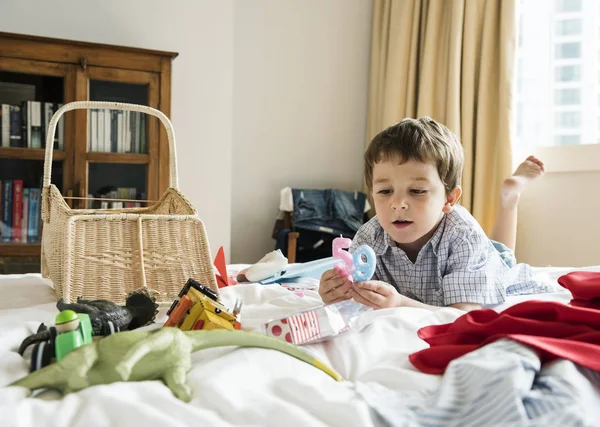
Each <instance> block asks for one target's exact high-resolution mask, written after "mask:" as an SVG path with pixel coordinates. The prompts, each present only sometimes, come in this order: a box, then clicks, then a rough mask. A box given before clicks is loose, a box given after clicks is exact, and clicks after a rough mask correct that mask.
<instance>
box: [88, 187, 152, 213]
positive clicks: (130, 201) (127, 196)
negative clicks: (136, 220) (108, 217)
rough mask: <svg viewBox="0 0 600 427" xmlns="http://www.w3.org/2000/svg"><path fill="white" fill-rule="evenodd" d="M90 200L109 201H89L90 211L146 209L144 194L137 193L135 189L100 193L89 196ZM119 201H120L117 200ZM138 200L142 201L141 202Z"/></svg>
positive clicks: (117, 189) (112, 189)
mask: <svg viewBox="0 0 600 427" xmlns="http://www.w3.org/2000/svg"><path fill="white" fill-rule="evenodd" d="M88 198H90V199H91V198H94V199H108V200H88V209H123V208H139V207H145V206H146V205H145V203H143V202H142V200H144V199H145V194H144V193H139V194H138V192H137V188H133V187H117V188H111V189H109V190H105V191H99V192H98V193H97V194H95V195H93V194H88ZM116 199H118V200H116ZM137 200H140V201H139V202H138V201H137Z"/></svg>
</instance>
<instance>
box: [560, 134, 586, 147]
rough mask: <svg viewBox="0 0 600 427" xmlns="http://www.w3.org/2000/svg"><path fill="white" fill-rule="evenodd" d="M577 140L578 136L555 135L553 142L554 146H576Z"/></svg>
mask: <svg viewBox="0 0 600 427" xmlns="http://www.w3.org/2000/svg"><path fill="white" fill-rule="evenodd" d="M579 139H580V138H579V135H556V136H555V137H554V142H555V145H577V144H579Z"/></svg>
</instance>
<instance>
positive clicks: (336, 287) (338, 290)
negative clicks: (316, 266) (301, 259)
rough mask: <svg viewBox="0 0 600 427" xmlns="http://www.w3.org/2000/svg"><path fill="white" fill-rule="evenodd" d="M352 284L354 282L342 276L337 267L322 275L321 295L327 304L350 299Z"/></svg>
mask: <svg viewBox="0 0 600 427" xmlns="http://www.w3.org/2000/svg"><path fill="white" fill-rule="evenodd" d="M351 286H352V282H350V280H348V279H347V278H346V277H341V276H340V275H339V273H338V272H337V271H336V270H335V269H331V270H327V271H326V272H324V273H323V274H322V275H321V281H320V283H319V295H320V296H321V299H322V300H323V302H324V303H325V304H335V303H336V302H340V301H344V300H347V299H350V293H349V291H350V287H351Z"/></svg>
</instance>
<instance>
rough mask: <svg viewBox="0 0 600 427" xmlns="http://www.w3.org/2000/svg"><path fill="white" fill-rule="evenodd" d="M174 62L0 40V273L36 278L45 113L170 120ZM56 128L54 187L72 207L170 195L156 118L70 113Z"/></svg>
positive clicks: (12, 37) (15, 38)
mask: <svg viewBox="0 0 600 427" xmlns="http://www.w3.org/2000/svg"><path fill="white" fill-rule="evenodd" d="M176 56H177V54H176V53H173V52H161V51H153V50H145V49H138V48H131V47H121V46H109V45H102V44H94V43H86V42H78V41H69V40H57V39H49V38H43V37H34V36H25V35H19V34H9V33H1V32H0V104H1V105H0V114H1V116H0V182H1V185H0V220H1V221H2V227H0V273H11V272H30V271H35V272H37V271H39V254H40V243H39V239H40V238H41V224H39V212H38V214H36V209H37V210H39V205H40V203H39V201H36V197H38V196H37V194H38V192H39V190H40V189H41V185H42V175H43V164H44V162H43V159H44V147H45V138H46V129H47V127H46V126H44V125H45V124H47V122H48V121H49V118H50V117H51V116H52V114H53V112H54V111H56V109H57V108H58V107H59V106H60V105H61V104H65V103H68V102H72V101H85V100H92V101H117V102H129V103H135V104H142V105H148V106H150V107H154V108H157V109H159V110H161V111H162V112H163V113H164V114H166V115H167V116H168V117H170V109H171V63H172V61H173V59H174V58H175V57H176ZM7 116H8V117H7ZM142 116H143V117H142ZM60 122H61V123H59V126H58V130H57V132H56V133H57V134H56V135H55V140H54V148H55V149H54V156H53V165H52V182H53V183H55V184H56V185H57V186H58V188H59V189H60V190H61V192H62V194H63V196H65V198H66V200H67V202H68V203H69V204H70V206H72V207H76V208H85V207H100V206H98V204H100V205H101V207H103V208H105V207H108V208H110V207H111V205H113V204H114V203H122V204H123V205H126V204H133V205H139V204H143V205H144V206H145V205H146V204H147V203H152V201H155V200H157V199H158V198H159V197H160V195H161V194H162V193H163V192H164V191H165V190H166V189H167V188H168V186H169V172H170V171H169V150H168V142H167V135H166V132H165V129H164V127H162V125H160V123H159V121H158V119H156V118H154V117H152V116H147V115H142V114H140V113H135V112H127V113H123V112H115V111H112V112H111V111H110V110H93V111H90V110H75V111H70V112H67V113H65V114H64V115H63V118H62V119H61V121H60ZM9 195H10V197H9ZM114 199H118V200H114ZM127 206H131V205H127ZM114 207H119V206H117V205H114ZM9 211H10V213H9ZM19 215H20V220H19V219H18V218H17V219H15V216H17V217H18V216H19ZM31 218H33V221H31V220H30V219H31ZM36 227H38V228H37V229H36ZM17 228H19V230H20V231H15V230H16V229H17Z"/></svg>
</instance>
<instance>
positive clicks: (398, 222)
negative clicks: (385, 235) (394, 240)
mask: <svg viewBox="0 0 600 427" xmlns="http://www.w3.org/2000/svg"><path fill="white" fill-rule="evenodd" d="M412 223H413V222H412V221H408V220H405V219H398V220H396V221H394V222H393V223H392V224H394V227H396V228H405V227H408V226H409V225H411V224H412Z"/></svg>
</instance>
